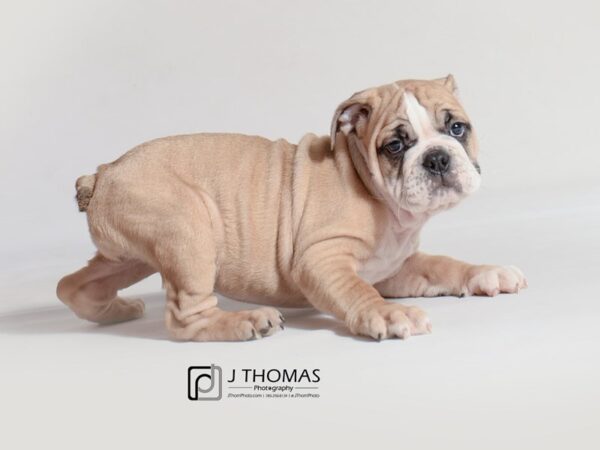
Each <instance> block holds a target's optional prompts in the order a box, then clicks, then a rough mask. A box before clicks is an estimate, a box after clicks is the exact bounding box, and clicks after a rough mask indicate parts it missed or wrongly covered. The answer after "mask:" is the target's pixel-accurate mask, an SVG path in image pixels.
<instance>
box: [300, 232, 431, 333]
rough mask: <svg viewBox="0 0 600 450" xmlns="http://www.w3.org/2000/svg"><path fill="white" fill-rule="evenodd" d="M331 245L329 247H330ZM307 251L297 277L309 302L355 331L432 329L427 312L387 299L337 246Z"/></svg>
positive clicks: (413, 331)
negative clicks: (362, 275) (363, 277)
mask: <svg viewBox="0 0 600 450" xmlns="http://www.w3.org/2000/svg"><path fill="white" fill-rule="evenodd" d="M327 247H329V248H327ZM327 247H325V248H323V246H320V245H319V244H317V245H315V246H314V247H313V248H311V249H309V250H307V251H306V252H305V253H304V255H303V256H302V258H301V259H300V261H299V262H298V264H297V267H296V268H295V273H294V275H295V278H296V282H297V283H298V286H299V287H300V289H301V290H302V291H303V293H304V295H305V296H306V297H307V299H308V300H309V302H310V303H311V304H312V305H314V306H315V308H317V309H318V310H320V311H324V312H327V313H330V314H333V315H334V316H335V317H337V318H339V319H341V320H343V321H344V322H345V323H346V325H347V326H348V328H350V330H351V331H352V332H353V333H354V334H361V335H365V336H371V337H372V338H374V339H378V340H379V339H385V338H392V337H400V338H406V337H408V336H410V335H411V334H422V333H428V332H430V331H431V325H430V322H429V319H428V318H427V315H426V314H425V313H424V312H423V311H422V310H421V309H419V308H417V307H415V306H405V305H401V304H398V303H392V302H386V301H385V300H384V299H383V298H382V297H381V295H379V293H378V292H377V291H376V290H375V288H373V286H371V285H370V284H368V283H367V282H365V281H363V280H362V279H361V278H360V277H359V276H358V275H357V273H356V261H355V260H354V258H353V257H351V256H348V255H347V254H346V255H344V254H339V250H338V249H339V248H340V247H338V246H337V245H335V244H333V245H332V246H329V245H328V246H327Z"/></svg>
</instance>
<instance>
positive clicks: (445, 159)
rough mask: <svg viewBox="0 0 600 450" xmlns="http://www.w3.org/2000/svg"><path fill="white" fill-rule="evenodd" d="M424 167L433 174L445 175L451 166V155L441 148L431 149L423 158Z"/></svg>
mask: <svg viewBox="0 0 600 450" xmlns="http://www.w3.org/2000/svg"><path fill="white" fill-rule="evenodd" d="M423 167H424V168H425V170H427V172H429V173H431V174H433V175H443V174H444V173H446V172H448V169H449V168H450V155H449V154H448V152H447V151H446V150H442V149H440V148H434V149H432V150H429V151H427V153H425V157H424V158H423Z"/></svg>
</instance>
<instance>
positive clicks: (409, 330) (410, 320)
mask: <svg viewBox="0 0 600 450" xmlns="http://www.w3.org/2000/svg"><path fill="white" fill-rule="evenodd" d="M347 323H348V326H349V327H350V330H351V331H352V332H353V333H354V334H361V335H363V336H371V337H372V338H373V339H377V340H381V339H388V338H393V337H399V338H400V339H406V338H407V337H409V336H411V335H413V334H425V333H431V322H430V321H429V318H428V317H427V315H426V314H425V312H424V311H423V310H421V309H420V308H417V307H416V306H405V305H399V304H397V303H390V302H385V303H380V304H377V305H375V306H369V307H366V308H364V309H362V310H360V311H358V312H357V313H356V314H354V316H353V317H352V318H348V320H347Z"/></svg>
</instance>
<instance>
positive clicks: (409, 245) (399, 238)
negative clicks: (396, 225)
mask: <svg viewBox="0 0 600 450" xmlns="http://www.w3.org/2000/svg"><path fill="white" fill-rule="evenodd" d="M417 244H418V239H417V236H416V233H415V232H413V231H396V230H394V229H392V228H391V227H390V228H388V229H387V230H386V231H385V232H384V234H383V236H382V237H381V239H380V240H379V243H378V245H377V247H376V248H375V251H374V252H373V254H372V255H371V257H370V258H368V259H367V260H365V261H363V263H362V265H361V267H360V269H359V271H358V275H359V276H360V277H361V278H362V279H363V280H365V281H366V282H368V283H370V284H375V283H378V282H380V281H383V280H386V279H387V278H389V277H390V276H392V275H394V274H395V273H396V272H398V270H400V267H401V266H402V264H403V263H404V261H405V260H406V258H408V257H409V256H410V255H411V254H412V253H414V252H415V251H416V249H417Z"/></svg>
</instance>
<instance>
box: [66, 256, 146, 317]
mask: <svg viewBox="0 0 600 450" xmlns="http://www.w3.org/2000/svg"><path fill="white" fill-rule="evenodd" d="M154 272H156V271H155V270H154V269H152V268H151V267H150V266H148V265H147V264H144V263H143V262H141V261H137V260H124V261H113V260H110V259H108V258H106V257H105V256H104V255H102V254H101V253H97V254H96V256H95V257H93V258H92V259H91V260H90V261H89V262H88V265H87V266H86V267H84V268H82V269H80V270H78V271H77V272H75V273H72V274H70V275H67V276H65V277H64V278H62V279H61V280H60V281H59V282H58V286H57V288H56V294H57V296H58V298H60V299H61V300H62V301H63V302H64V303H65V304H66V305H67V306H69V307H70V308H71V309H72V310H73V312H75V314H77V316H79V317H81V318H82V319H87V320H90V321H92V322H97V323H114V322H123V321H126V320H132V319H137V318H138V317H141V316H142V315H143V313H144V303H143V302H142V301H141V300H139V299H136V300H124V299H122V298H120V297H118V296H117V292H118V291H119V290H120V289H124V288H126V287H129V286H131V285H132V284H134V283H137V282H138V281H141V280H143V279H144V278H146V277H148V276H149V275H151V274H153V273H154Z"/></svg>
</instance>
